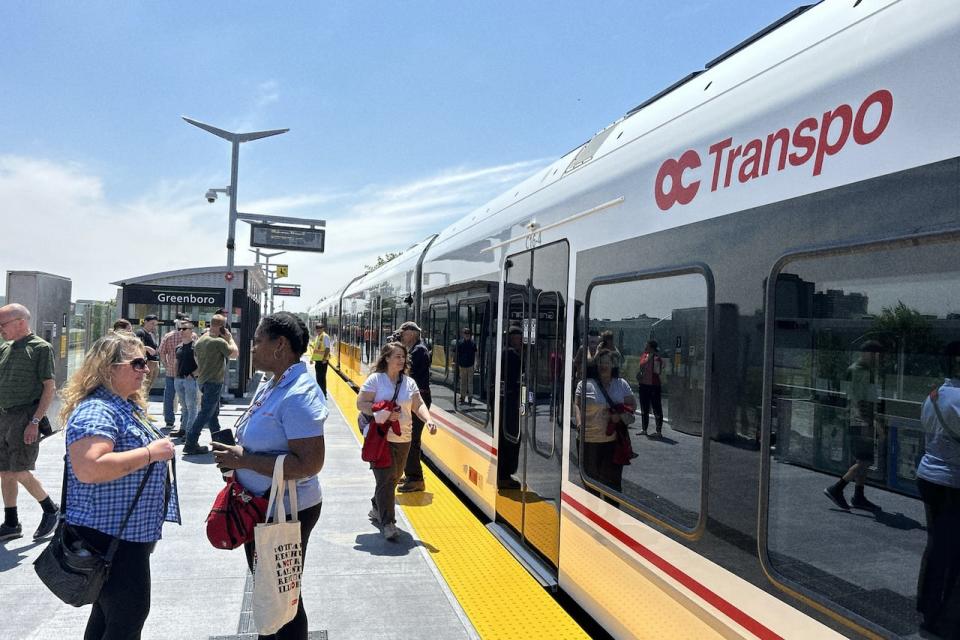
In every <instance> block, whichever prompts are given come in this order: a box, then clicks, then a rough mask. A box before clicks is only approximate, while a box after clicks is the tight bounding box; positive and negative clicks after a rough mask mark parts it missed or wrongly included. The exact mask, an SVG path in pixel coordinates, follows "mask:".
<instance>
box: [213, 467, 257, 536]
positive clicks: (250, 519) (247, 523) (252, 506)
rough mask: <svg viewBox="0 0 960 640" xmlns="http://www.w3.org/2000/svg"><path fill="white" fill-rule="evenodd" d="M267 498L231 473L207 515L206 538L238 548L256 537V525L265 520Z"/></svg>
mask: <svg viewBox="0 0 960 640" xmlns="http://www.w3.org/2000/svg"><path fill="white" fill-rule="evenodd" d="M266 514H267V499H266V498H264V497H262V496H255V495H253V494H252V493H250V492H249V491H247V490H246V489H244V488H243V485H242V484H240V483H239V482H237V481H236V479H235V478H233V477H231V478H228V479H227V484H226V485H225V486H224V487H223V489H221V490H220V493H218V494H217V497H216V498H215V499H214V501H213V507H212V508H211V509H210V513H209V515H207V540H209V541H210V544H212V545H213V546H214V547H216V548H217V549H236V548H237V547H239V546H241V545H242V544H243V543H245V542H250V541H252V540H253V529H254V527H256V526H257V524H259V523H261V522H265V521H266Z"/></svg>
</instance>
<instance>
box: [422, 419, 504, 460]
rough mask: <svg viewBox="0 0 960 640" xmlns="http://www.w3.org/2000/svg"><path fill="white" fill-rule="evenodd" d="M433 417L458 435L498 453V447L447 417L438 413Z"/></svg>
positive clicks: (495, 453)
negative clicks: (442, 416)
mask: <svg viewBox="0 0 960 640" xmlns="http://www.w3.org/2000/svg"><path fill="white" fill-rule="evenodd" d="M433 419H434V420H436V421H437V422H439V423H441V424H443V426H445V427H447V428H448V429H450V430H451V431H453V432H455V433H457V434H458V435H460V436H462V437H464V438H466V439H467V440H469V441H470V442H472V443H474V444H475V445H477V446H478V447H481V448H482V449H483V450H484V451H489V452H490V453H491V454H493V455H497V449H496V447H491V446H490V444H489V443H487V442H484V441H483V440H481V439H480V438H478V437H477V436H475V435H473V434H472V433H470V432H468V431H466V430H465V429H462V428H461V427H458V426H457V425H455V424H453V423H452V422H450V421H449V420H447V419H445V418H441V417H440V416H438V415H437V414H433Z"/></svg>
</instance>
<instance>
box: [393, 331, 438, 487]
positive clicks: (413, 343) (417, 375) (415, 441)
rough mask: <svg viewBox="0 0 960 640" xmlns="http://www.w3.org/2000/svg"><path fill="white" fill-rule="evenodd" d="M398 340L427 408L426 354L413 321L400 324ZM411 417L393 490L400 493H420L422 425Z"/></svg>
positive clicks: (427, 359) (428, 361)
mask: <svg viewBox="0 0 960 640" xmlns="http://www.w3.org/2000/svg"><path fill="white" fill-rule="evenodd" d="M400 341H401V342H402V343H403V346H404V347H406V349H407V351H408V352H409V354H410V377H411V378H413V381H414V382H416V383H417V388H418V389H419V390H420V400H421V401H423V404H425V405H426V406H427V409H428V410H429V409H430V405H431V403H432V402H431V401H432V399H431V397H430V351H429V350H428V349H427V345H425V344H424V343H423V340H421V339H420V327H419V326H418V325H417V323H416V322H411V321H408V322H404V323H403V324H401V325H400ZM412 416H413V431H412V437H411V440H410V453H408V454H407V462H406V464H405V465H404V468H403V476H404V478H403V482H402V483H401V484H400V486H399V487H398V488H397V491H399V492H400V493H410V492H412V491H423V490H424V489H425V488H426V485H425V484H424V483H423V464H422V463H421V462H420V438H421V437H422V436H423V425H424V422H423V420H422V419H421V418H420V416H419V415H417V413H416V412H414V413H413V414H412Z"/></svg>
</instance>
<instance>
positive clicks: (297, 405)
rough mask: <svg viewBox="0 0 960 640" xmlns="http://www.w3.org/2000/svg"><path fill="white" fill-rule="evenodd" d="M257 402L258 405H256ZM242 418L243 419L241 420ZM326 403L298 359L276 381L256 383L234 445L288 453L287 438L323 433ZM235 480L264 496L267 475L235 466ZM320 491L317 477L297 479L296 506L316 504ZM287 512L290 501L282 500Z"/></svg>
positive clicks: (267, 452)
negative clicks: (284, 501) (255, 390)
mask: <svg viewBox="0 0 960 640" xmlns="http://www.w3.org/2000/svg"><path fill="white" fill-rule="evenodd" d="M258 405H259V406H258ZM244 418H246V419H244ZM326 419H327V404H326V402H325V401H324V398H323V392H321V391H320V387H319V386H318V385H317V381H316V379H315V378H314V377H313V375H312V374H311V373H310V372H308V371H307V365H306V364H304V363H303V362H298V363H297V364H295V365H293V366H292V367H290V368H289V369H287V370H286V371H285V372H284V373H283V375H282V376H281V377H280V379H279V380H272V379H271V380H269V381H267V382H264V383H262V384H261V385H260V388H259V389H257V393H256V395H255V396H254V398H253V402H252V403H250V408H249V409H248V410H247V414H246V415H245V416H244V417H243V418H241V419H240V423H241V424H240V426H239V427H237V444H239V445H240V446H242V447H243V451H244V453H255V454H256V453H260V454H264V455H280V454H284V453H290V444H289V442H287V441H288V440H299V439H300V438H316V437H317V436H322V435H323V423H324V422H325V421H326ZM235 473H236V478H237V481H238V482H239V483H240V484H242V485H243V486H244V487H246V488H247V489H248V490H249V491H250V492H252V493H254V494H257V495H264V494H266V493H267V492H269V491H270V482H271V478H270V476H265V475H262V474H260V473H257V472H256V471H253V470H251V469H237V470H236V472H235ZM322 500H323V494H322V493H321V491H320V479H319V478H318V477H317V476H315V475H314V476H310V477H309V478H300V479H299V480H297V508H298V509H300V510H301V511H302V510H304V509H307V508H309V507H312V506H314V505H317V504H320V502H322ZM286 508H287V510H288V512H289V508H290V501H289V499H288V500H286Z"/></svg>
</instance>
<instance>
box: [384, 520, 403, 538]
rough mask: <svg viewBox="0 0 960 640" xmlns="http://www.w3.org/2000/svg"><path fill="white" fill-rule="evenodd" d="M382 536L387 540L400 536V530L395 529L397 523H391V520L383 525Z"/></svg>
mask: <svg viewBox="0 0 960 640" xmlns="http://www.w3.org/2000/svg"><path fill="white" fill-rule="evenodd" d="M383 537H384V538H386V539H387V540H396V539H397V538H398V537H400V530H399V529H397V525H395V524H393V523H392V522H391V523H390V524H386V525H384V526H383Z"/></svg>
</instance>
